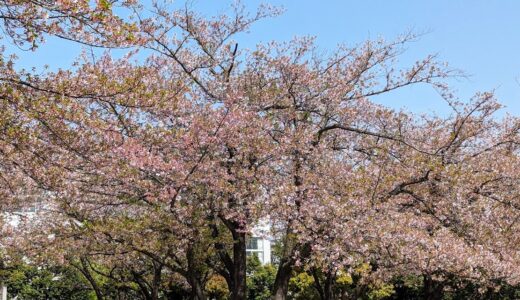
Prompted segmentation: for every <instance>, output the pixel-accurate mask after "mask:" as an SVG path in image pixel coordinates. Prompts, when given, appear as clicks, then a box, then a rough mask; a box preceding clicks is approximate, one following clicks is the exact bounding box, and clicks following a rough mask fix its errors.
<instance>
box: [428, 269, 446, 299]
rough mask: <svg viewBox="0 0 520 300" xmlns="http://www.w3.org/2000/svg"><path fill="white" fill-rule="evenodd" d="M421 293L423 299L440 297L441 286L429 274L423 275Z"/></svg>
mask: <svg viewBox="0 0 520 300" xmlns="http://www.w3.org/2000/svg"><path fill="white" fill-rule="evenodd" d="M423 294H424V299H425V300H440V299H442V296H443V295H442V294H443V293H442V288H441V286H440V285H439V284H438V283H436V282H435V281H434V280H433V279H432V277H431V276H430V275H429V274H425V275H423Z"/></svg>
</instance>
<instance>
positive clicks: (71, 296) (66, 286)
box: [1, 263, 95, 300]
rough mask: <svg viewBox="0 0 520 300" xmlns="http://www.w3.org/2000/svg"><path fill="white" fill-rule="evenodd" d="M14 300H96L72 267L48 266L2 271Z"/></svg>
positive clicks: (14, 268) (86, 284)
mask: <svg viewBox="0 0 520 300" xmlns="http://www.w3.org/2000/svg"><path fill="white" fill-rule="evenodd" d="M1 277H2V278H3V280H5V282H6V284H7V287H8V294H9V297H10V298H14V297H16V296H17V297H18V298H17V299H18V300H24V299H31V300H38V299H57V300H60V299H63V300H91V299H95V296H94V293H93V292H92V291H91V289H90V286H89V285H88V283H87V282H85V280H84V279H83V278H82V277H81V276H80V275H79V274H78V273H77V272H76V270H74V269H73V268H71V267H54V266H51V267H48V266H40V267H35V266H30V265H27V264H23V263H20V264H16V265H14V266H11V267H9V268H5V269H4V270H2V271H1Z"/></svg>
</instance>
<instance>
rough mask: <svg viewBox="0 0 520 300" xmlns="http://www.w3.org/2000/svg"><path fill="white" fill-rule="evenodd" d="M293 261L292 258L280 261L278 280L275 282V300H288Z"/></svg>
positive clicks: (277, 273)
mask: <svg viewBox="0 0 520 300" xmlns="http://www.w3.org/2000/svg"><path fill="white" fill-rule="evenodd" d="M292 265H293V261H292V259H291V258H290V257H284V258H282V259H281V261H280V265H279V266H278V271H277V272H276V278H275V280H274V289H273V292H274V293H273V299H274V300H285V299H287V292H288V291H289V279H291V272H292V267H293V266H292Z"/></svg>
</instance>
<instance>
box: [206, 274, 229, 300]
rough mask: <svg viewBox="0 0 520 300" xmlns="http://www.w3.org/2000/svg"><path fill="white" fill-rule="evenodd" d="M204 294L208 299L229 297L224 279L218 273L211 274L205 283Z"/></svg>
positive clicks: (222, 299)
mask: <svg viewBox="0 0 520 300" xmlns="http://www.w3.org/2000/svg"><path fill="white" fill-rule="evenodd" d="M206 294H207V296H208V298H210V299H215V300H226V299H229V289H228V286H227V283H226V279H225V278H224V277H222V276H220V275H212V276H211V277H210V278H209V279H208V282H207V283H206Z"/></svg>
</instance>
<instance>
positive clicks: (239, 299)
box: [231, 230, 247, 300]
mask: <svg viewBox="0 0 520 300" xmlns="http://www.w3.org/2000/svg"><path fill="white" fill-rule="evenodd" d="M233 240H234V244H233V272H232V276H233V288H232V291H231V299H232V300H244V299H246V288H247V286H246V261H247V256H246V234H245V232H240V231H237V230H234V231H233Z"/></svg>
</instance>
